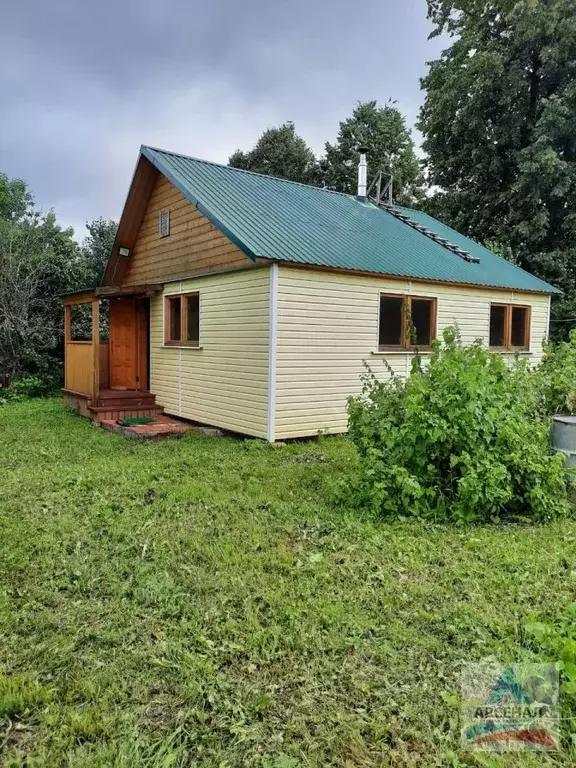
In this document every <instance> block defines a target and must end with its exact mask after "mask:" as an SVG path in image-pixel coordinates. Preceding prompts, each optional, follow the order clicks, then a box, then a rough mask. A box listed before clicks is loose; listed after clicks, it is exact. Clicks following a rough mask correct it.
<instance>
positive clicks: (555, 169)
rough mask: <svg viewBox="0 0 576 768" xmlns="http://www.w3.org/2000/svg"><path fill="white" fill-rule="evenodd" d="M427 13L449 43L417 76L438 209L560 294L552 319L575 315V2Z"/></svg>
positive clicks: (547, 0)
mask: <svg viewBox="0 0 576 768" xmlns="http://www.w3.org/2000/svg"><path fill="white" fill-rule="evenodd" d="M428 15H429V18H430V19H431V21H432V22H433V24H434V25H435V30H434V32H433V34H436V35H438V34H442V33H444V34H448V35H449V36H451V37H452V39H453V42H452V44H451V45H450V47H449V48H448V49H447V50H445V51H444V52H443V54H442V56H441V57H440V58H439V59H438V60H436V61H434V62H432V63H431V65H430V70H429V73H428V75H427V76H426V77H425V78H424V80H423V81H422V85H423V88H424V89H425V90H426V100H425V103H424V106H423V108H422V111H421V115H420V121H419V128H420V130H421V131H422V133H423V134H424V150H425V152H426V153H427V156H428V163H427V165H428V174H429V181H430V183H431V185H433V186H434V187H436V188H437V189H438V190H439V192H438V193H437V194H436V195H435V196H434V197H433V198H432V199H431V201H430V205H431V208H432V212H434V213H436V214H438V215H439V216H440V217H441V218H443V219H445V220H446V221H447V222H448V223H450V224H452V226H454V227H456V228H457V229H460V230H462V231H464V232H465V233H467V234H469V235H470V236H472V237H474V238H476V239H477V240H480V241H483V242H486V241H494V242H498V243H500V244H501V246H502V247H504V248H509V249H510V250H511V252H512V253H513V254H514V259H515V260H516V261H517V263H519V264H520V265H521V266H522V267H525V268H527V269H529V270H531V271H532V272H534V273H536V274H537V275H539V276H540V277H543V278H544V279H547V280H550V281H551V282H553V283H555V284H556V285H558V286H559V287H561V288H562V289H563V290H564V291H565V295H564V297H563V299H561V300H558V301H556V302H555V304H554V305H553V319H556V320H559V319H562V318H566V317H570V316H572V317H574V316H576V87H575V83H576V4H575V3H574V0H520V1H519V2H518V1H516V2H512V1H511V0H491V1H490V2H485V0H429V2H428ZM556 327H557V328H558V327H562V326H556ZM567 327H568V325H566V328H567Z"/></svg>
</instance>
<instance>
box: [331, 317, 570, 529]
mask: <svg viewBox="0 0 576 768" xmlns="http://www.w3.org/2000/svg"><path fill="white" fill-rule="evenodd" d="M538 398H539V393H538V389H537V387H535V385H534V374H533V373H530V372H529V370H528V367H527V365H526V364H525V363H523V362H521V361H520V360H517V361H516V362H515V363H513V364H512V365H510V364H507V363H506V361H505V360H504V359H503V357H502V355H500V354H497V353H493V352H489V351H488V350H486V349H484V348H483V347H482V346H481V344H480V342H478V343H475V344H473V345H472V346H469V347H465V346H463V345H462V344H461V342H460V339H459V337H458V333H457V331H455V330H454V329H448V330H446V331H445V332H444V337H443V341H436V342H435V343H434V344H433V348H432V353H431V355H430V358H429V360H424V359H423V358H422V357H421V356H418V355H417V356H415V358H414V361H413V367H412V373H411V375H410V376H409V377H408V378H407V379H406V380H405V381H403V380H401V379H399V378H397V377H395V376H392V378H391V379H390V380H389V381H387V382H379V381H377V380H376V378H375V377H374V376H373V375H372V374H371V373H369V374H368V375H367V376H366V377H364V382H363V393H362V395H361V396H360V397H357V398H351V399H350V401H349V406H348V409H349V427H350V436H351V438H352V440H353V442H354V444H355V446H356V448H357V450H358V453H359V457H360V467H361V469H360V471H359V473H358V475H357V476H356V477H355V478H354V480H353V481H352V482H351V483H348V485H347V487H346V489H345V493H346V495H347V498H348V500H349V501H351V502H353V503H355V504H364V505H369V506H371V507H373V508H375V509H376V510H378V511H379V512H381V513H383V514H395V515H402V516H415V517H419V518H424V519H430V520H434V521H456V522H473V521H479V522H485V521H492V520H500V519H523V518H531V519H534V520H547V519H549V518H551V517H554V516H558V515H561V514H563V513H565V512H566V511H567V508H568V504H567V497H566V482H565V473H564V469H563V460H562V457H561V456H558V455H553V454H552V453H551V450H550V447H549V423H548V421H547V420H546V419H544V418H543V417H541V416H539V415H538V413H539V402H538Z"/></svg>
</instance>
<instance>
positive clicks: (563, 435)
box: [552, 416, 576, 469]
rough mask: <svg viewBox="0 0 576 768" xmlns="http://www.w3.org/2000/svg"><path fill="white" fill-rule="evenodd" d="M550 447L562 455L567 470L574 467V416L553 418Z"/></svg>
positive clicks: (575, 435)
mask: <svg viewBox="0 0 576 768" xmlns="http://www.w3.org/2000/svg"><path fill="white" fill-rule="evenodd" d="M552 447H553V448H554V450H556V451H560V452H561V453H563V454H564V456H565V464H566V467H567V469H573V468H574V467H576V416H554V418H553V420H552Z"/></svg>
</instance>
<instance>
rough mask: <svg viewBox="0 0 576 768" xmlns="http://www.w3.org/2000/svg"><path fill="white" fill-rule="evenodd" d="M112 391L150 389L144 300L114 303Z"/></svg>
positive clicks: (112, 312) (111, 324) (112, 300)
mask: <svg viewBox="0 0 576 768" xmlns="http://www.w3.org/2000/svg"><path fill="white" fill-rule="evenodd" d="M109 318H110V320H109V322H110V389H146V388H147V386H148V381H147V366H148V358H147V353H148V333H147V328H148V315H147V308H146V302H145V300H142V299H111V300H110V315H109Z"/></svg>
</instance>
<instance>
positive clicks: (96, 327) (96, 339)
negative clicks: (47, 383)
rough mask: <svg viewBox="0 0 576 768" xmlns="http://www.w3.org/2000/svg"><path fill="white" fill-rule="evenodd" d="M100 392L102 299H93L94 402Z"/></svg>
mask: <svg viewBox="0 0 576 768" xmlns="http://www.w3.org/2000/svg"><path fill="white" fill-rule="evenodd" d="M99 394H100V299H99V298H98V297H97V296H96V297H95V298H93V299H92V403H93V404H94V405H96V404H97V402H98V396H99Z"/></svg>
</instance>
